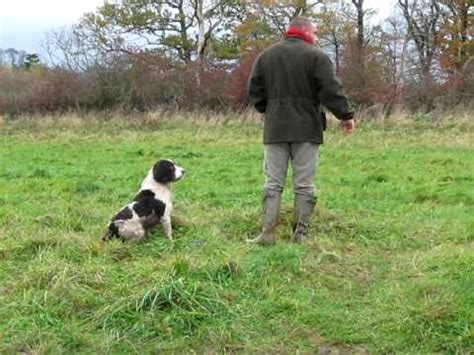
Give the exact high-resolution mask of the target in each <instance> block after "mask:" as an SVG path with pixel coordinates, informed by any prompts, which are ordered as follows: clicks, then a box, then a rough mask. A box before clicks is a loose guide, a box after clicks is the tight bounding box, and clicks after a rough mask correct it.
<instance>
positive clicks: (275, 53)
mask: <svg viewBox="0 0 474 355" xmlns="http://www.w3.org/2000/svg"><path fill="white" fill-rule="evenodd" d="M248 97H249V100H250V103H251V104H252V105H254V106H255V108H256V109H257V111H259V112H261V113H265V121H264V129H263V141H264V143H265V144H269V143H283V142H314V143H318V144H321V143H323V130H324V125H325V122H324V121H325V116H324V113H323V111H322V108H321V104H322V105H324V106H325V107H326V108H327V109H329V110H330V111H331V112H332V113H333V114H334V115H335V116H336V117H337V118H338V119H340V120H348V119H352V118H353V111H352V109H351V106H350V104H349V102H348V100H347V97H346V96H345V95H344V92H343V88H342V84H341V83H340V81H339V80H338V79H337V78H336V76H335V73H334V66H333V64H332V62H331V60H330V59H329V57H328V56H327V55H326V54H324V53H323V52H322V51H320V50H319V49H317V48H316V47H315V46H313V45H310V44H309V43H307V42H305V41H303V40H302V39H299V38H296V37H289V38H286V39H284V40H283V41H281V42H279V43H277V44H275V45H273V46H271V47H270V48H268V49H266V50H265V51H264V52H263V53H262V54H260V56H259V57H258V58H257V60H256V61H255V63H254V65H253V68H252V72H251V74H250V78H249V81H248Z"/></svg>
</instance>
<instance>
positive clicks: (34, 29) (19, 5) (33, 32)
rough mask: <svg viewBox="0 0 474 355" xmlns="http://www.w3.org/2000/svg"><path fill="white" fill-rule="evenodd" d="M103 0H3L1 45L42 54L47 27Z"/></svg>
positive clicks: (371, 4)
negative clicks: (42, 44) (42, 43)
mask: <svg viewBox="0 0 474 355" xmlns="http://www.w3.org/2000/svg"><path fill="white" fill-rule="evenodd" d="M102 3H103V0H0V48H2V49H5V48H15V49H19V50H24V51H26V52H28V53H40V54H43V51H42V49H41V42H42V40H43V39H44V34H45V32H46V31H48V30H51V29H54V28H59V27H62V26H67V25H71V24H73V23H75V22H77V20H78V19H79V18H80V17H81V15H82V14H84V13H85V12H90V11H93V10H94V9H96V8H97V7H98V6H100V5H101V4H102ZM365 3H366V5H365V7H367V8H375V9H377V10H378V13H379V14H378V18H380V19H383V18H385V17H387V16H389V15H390V13H391V11H392V8H393V4H394V0H366V1H365Z"/></svg>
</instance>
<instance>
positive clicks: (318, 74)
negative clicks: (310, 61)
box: [314, 53, 354, 120]
mask: <svg viewBox="0 0 474 355" xmlns="http://www.w3.org/2000/svg"><path fill="white" fill-rule="evenodd" d="M314 76H315V80H316V86H317V87H318V95H319V100H320V101H321V103H322V104H323V105H324V106H325V107H327V108H328V109H329V111H331V112H332V114H333V115H334V116H336V117H337V118H338V119H340V120H350V119H352V118H354V111H353V110H352V107H351V104H350V103H349V100H348V98H347V97H346V95H345V94H344V89H343V86H342V84H341V82H340V81H339V79H338V78H337V77H336V75H335V72H334V65H333V64H332V62H331V59H329V57H328V56H327V55H326V54H324V53H321V54H320V55H318V56H317V59H316V64H315V69H314Z"/></svg>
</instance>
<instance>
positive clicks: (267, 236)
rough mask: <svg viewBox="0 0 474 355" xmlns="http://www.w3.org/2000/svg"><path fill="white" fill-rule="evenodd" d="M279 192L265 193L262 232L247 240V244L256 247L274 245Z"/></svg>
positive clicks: (278, 213) (278, 209)
mask: <svg viewBox="0 0 474 355" xmlns="http://www.w3.org/2000/svg"><path fill="white" fill-rule="evenodd" d="M280 203H281V192H275V191H270V192H267V193H266V195H265V197H264V200H263V218H262V220H263V230H262V233H261V234H260V235H259V236H258V237H256V238H254V239H247V243H250V244H258V245H264V246H269V245H274V244H275V233H274V231H275V227H276V225H277V223H278V217H279V215H280Z"/></svg>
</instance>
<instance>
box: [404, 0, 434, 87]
mask: <svg viewBox="0 0 474 355" xmlns="http://www.w3.org/2000/svg"><path fill="white" fill-rule="evenodd" d="M398 5H399V7H400V8H401V10H402V13H403V16H404V18H405V21H406V24H407V31H408V34H409V36H410V39H412V40H413V42H414V44H415V48H416V50H417V53H418V59H419V65H420V70H421V75H422V78H423V80H424V81H431V79H432V78H431V69H432V67H433V61H434V57H435V53H436V50H437V42H438V35H439V22H440V18H441V9H440V6H439V2H438V0H398Z"/></svg>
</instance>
